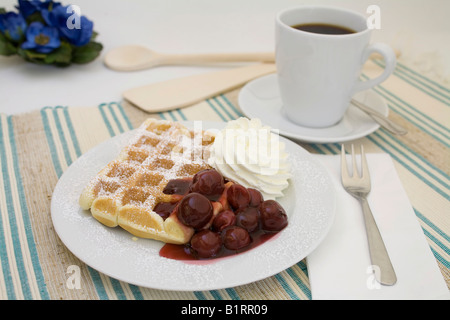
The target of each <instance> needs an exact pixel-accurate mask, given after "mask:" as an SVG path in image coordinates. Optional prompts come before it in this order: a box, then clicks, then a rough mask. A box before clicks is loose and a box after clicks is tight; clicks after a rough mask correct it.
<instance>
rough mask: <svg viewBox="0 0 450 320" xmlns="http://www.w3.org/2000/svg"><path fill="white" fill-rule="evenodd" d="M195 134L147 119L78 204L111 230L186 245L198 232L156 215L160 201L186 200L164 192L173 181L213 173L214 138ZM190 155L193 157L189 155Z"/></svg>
mask: <svg viewBox="0 0 450 320" xmlns="http://www.w3.org/2000/svg"><path fill="white" fill-rule="evenodd" d="M200 134H201V135H202V136H201V138H202V139H201V143H200V144H198V143H197V144H195V143H194V141H198V140H196V135H194V132H193V131H190V130H189V129H187V128H186V127H185V126H183V125H182V124H180V123H176V122H171V121H166V120H156V119H148V120H146V121H145V122H144V123H143V124H142V125H141V126H140V127H139V128H138V129H137V132H136V135H134V136H133V138H132V139H131V141H130V142H129V143H128V144H127V146H126V147H124V148H123V149H122V150H121V152H120V154H119V156H118V157H117V158H116V159H114V160H113V161H111V162H110V163H108V164H107V165H106V166H105V167H104V168H103V169H102V170H101V171H100V172H99V173H98V174H97V175H96V176H95V177H94V178H93V179H92V180H91V181H90V182H89V183H88V184H87V186H86V187H85V188H84V190H83V192H82V194H81V196H80V199H79V204H80V206H81V208H83V209H84V210H89V209H90V211H91V213H92V216H93V217H94V218H95V219H97V220H98V221H99V222H101V223H102V224H104V225H106V226H108V227H117V226H120V227H122V228H123V229H125V230H127V231H128V232H130V233H131V234H133V235H135V236H138V237H142V238H150V239H156V240H160V241H163V242H166V243H174V244H184V243H187V242H188V241H189V240H190V238H191V237H192V235H193V234H194V229H193V228H191V227H188V226H186V225H184V224H183V223H181V222H180V221H179V220H178V218H177V215H176V212H175V211H174V212H172V213H171V214H170V215H169V216H168V217H167V218H165V219H164V218H163V217H162V216H160V215H159V214H158V213H156V212H155V211H154V209H155V206H156V205H157V204H159V203H160V202H167V203H175V202H177V201H179V200H181V198H182V197H183V196H182V195H178V194H165V193H164V192H163V190H164V188H165V187H166V185H167V183H168V182H169V181H170V180H173V179H189V178H191V179H192V177H193V175H195V174H196V173H197V172H199V171H201V170H204V169H207V168H210V167H209V166H208V164H207V163H206V158H207V152H208V146H210V145H211V144H212V143H213V141H214V136H213V135H211V134H208V133H207V132H204V131H202V132H201V133H200ZM188 151H189V152H188Z"/></svg>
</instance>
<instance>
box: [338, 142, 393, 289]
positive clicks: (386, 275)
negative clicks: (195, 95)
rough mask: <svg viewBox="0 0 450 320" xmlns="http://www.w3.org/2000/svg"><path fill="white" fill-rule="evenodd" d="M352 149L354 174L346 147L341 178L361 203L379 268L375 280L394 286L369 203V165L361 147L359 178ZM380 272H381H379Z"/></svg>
mask: <svg viewBox="0 0 450 320" xmlns="http://www.w3.org/2000/svg"><path fill="white" fill-rule="evenodd" d="M351 148H352V163H353V165H352V168H353V174H352V175H349V173H348V168H347V161H346V155H345V147H344V145H342V148H341V178H342V185H343V186H344V189H345V190H346V191H347V192H348V193H350V194H351V195H352V196H354V197H355V198H357V199H358V200H359V201H360V202H361V206H362V211H363V215H364V222H365V225H366V232H367V240H368V242H369V252H370V259H371V261H372V265H373V266H375V267H378V268H379V269H378V270H376V269H375V279H376V280H377V281H378V282H379V283H381V284H383V285H394V284H395V283H396V282H397V276H396V275H395V271H394V268H393V267H392V263H391V260H390V259H389V255H388V253H387V250H386V247H385V245H384V242H383V239H382V238H381V235H380V231H379V230H378V227H377V224H376V222H375V220H374V218H373V215H372V211H371V210H370V207H369V203H368V201H367V195H368V194H369V192H370V189H371V185H370V175H369V167H368V165H367V159H366V155H365V153H364V148H363V146H362V145H361V175H359V176H358V169H357V165H356V157H355V150H354V147H353V144H352V146H351ZM377 271H379V272H377Z"/></svg>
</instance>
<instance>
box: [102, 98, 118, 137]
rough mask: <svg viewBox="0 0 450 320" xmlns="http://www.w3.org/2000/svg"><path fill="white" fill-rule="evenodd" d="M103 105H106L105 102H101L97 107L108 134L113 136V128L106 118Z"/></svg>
mask: <svg viewBox="0 0 450 320" xmlns="http://www.w3.org/2000/svg"><path fill="white" fill-rule="evenodd" d="M105 106H106V104H105V103H102V104H100V105H99V106H98V109H99V110H100V114H101V115H102V118H103V122H104V123H105V125H106V128H107V129H108V132H109V135H110V136H111V137H114V136H115V135H116V134H115V133H114V130H113V128H112V126H111V123H110V122H109V120H108V118H107V117H106V113H105V110H104V107H105Z"/></svg>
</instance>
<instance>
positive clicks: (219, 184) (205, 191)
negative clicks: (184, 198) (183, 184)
mask: <svg viewBox="0 0 450 320" xmlns="http://www.w3.org/2000/svg"><path fill="white" fill-rule="evenodd" d="M224 188H225V186H224V180H223V177H222V175H221V174H220V173H219V172H217V171H216V170H214V169H206V170H202V171H200V172H198V173H197V174H195V175H194V178H193V180H192V185H191V187H190V191H191V192H197V193H200V194H202V195H204V196H205V197H207V198H208V199H209V200H213V201H216V200H217V199H218V198H219V197H220V196H221V195H222V192H223V190H224Z"/></svg>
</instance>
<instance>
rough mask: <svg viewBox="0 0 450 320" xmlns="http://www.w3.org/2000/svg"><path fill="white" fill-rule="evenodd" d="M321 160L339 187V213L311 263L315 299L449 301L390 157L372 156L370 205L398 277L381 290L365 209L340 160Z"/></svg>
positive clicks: (308, 262) (310, 260) (440, 275)
mask: <svg viewBox="0 0 450 320" xmlns="http://www.w3.org/2000/svg"><path fill="white" fill-rule="evenodd" d="M315 157H317V159H319V160H320V161H321V162H322V163H323V164H324V165H325V167H326V168H327V169H328V170H329V172H330V175H331V176H332V179H333V183H335V185H336V192H337V209H336V216H335V220H334V223H333V226H332V227H331V229H330V231H329V233H328V234H327V236H326V238H325V239H324V241H323V242H322V243H321V244H320V245H319V247H318V248H317V249H316V250H315V251H314V252H312V253H311V254H310V255H309V256H308V257H307V259H306V260H307V265H308V275H309V280H310V284H311V293H312V299H327V300H331V299H341V300H345V299H352V300H357V299H367V300H371V299H402V300H406V299H448V298H449V296H450V295H449V290H448V288H447V285H446V284H445V281H444V279H443V276H442V274H441V272H440V270H439V267H438V265H437V262H436V259H435V257H434V256H433V254H432V252H431V249H430V247H429V245H428V243H427V241H426V239H425V235H424V233H423V231H422V228H421V227H420V224H419V222H418V220H417V217H416V216H415V213H414V211H413V209H412V207H411V204H410V202H409V200H408V197H407V195H406V193H405V191H404V189H403V187H402V184H401V182H400V180H399V178H398V176H397V172H396V171H395V168H394V164H393V162H392V159H391V158H390V156H389V155H387V154H368V155H367V160H368V164H369V169H370V176H371V180H372V190H371V193H370V194H369V198H368V200H369V204H370V207H371V209H372V213H373V215H374V218H375V220H376V222H377V225H378V228H379V230H380V233H381V235H382V237H383V240H384V243H385V245H386V249H387V251H388V253H389V256H390V258H391V262H392V265H393V267H394V269H395V272H396V274H397V283H396V284H395V285H393V286H383V285H380V284H378V283H377V282H376V280H375V278H374V276H373V273H372V268H371V262H370V256H369V248H368V244H367V237H366V231H365V226H364V218H363V215H362V211H361V205H360V203H359V201H358V200H356V199H355V198H353V197H352V196H351V195H349V194H348V193H347V192H346V191H345V190H344V189H343V187H342V184H341V180H340V156H329V155H326V156H325V155H315ZM350 160H351V159H350V156H348V160H347V161H350ZM357 161H358V162H359V157H357Z"/></svg>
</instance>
